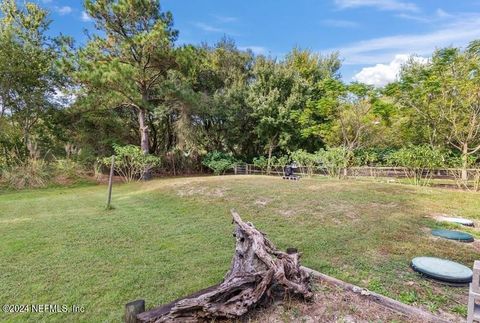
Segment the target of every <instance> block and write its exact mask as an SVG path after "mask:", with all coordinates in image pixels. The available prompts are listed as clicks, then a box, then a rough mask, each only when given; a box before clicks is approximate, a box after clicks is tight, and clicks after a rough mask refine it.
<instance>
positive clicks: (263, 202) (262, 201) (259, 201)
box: [253, 197, 272, 207]
mask: <svg viewBox="0 0 480 323" xmlns="http://www.w3.org/2000/svg"><path fill="white" fill-rule="evenodd" d="M270 202H272V199H271V198H268V197H261V198H259V199H257V200H255V202H254V203H253V204H255V205H258V206H262V207H263V206H267V205H268V204H269V203H270Z"/></svg>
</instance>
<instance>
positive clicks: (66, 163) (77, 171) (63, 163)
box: [54, 159, 83, 179]
mask: <svg viewBox="0 0 480 323" xmlns="http://www.w3.org/2000/svg"><path fill="white" fill-rule="evenodd" d="M54 169H55V175H56V176H60V177H63V178H66V179H77V178H78V177H80V176H81V175H83V168H82V167H81V166H80V164H79V163H77V162H75V161H73V160H71V159H56V160H55V164H54Z"/></svg>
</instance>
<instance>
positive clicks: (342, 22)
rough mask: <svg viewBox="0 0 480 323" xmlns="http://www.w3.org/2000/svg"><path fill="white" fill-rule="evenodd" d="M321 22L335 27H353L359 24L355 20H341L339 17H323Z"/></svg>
mask: <svg viewBox="0 0 480 323" xmlns="http://www.w3.org/2000/svg"><path fill="white" fill-rule="evenodd" d="M322 24H323V25H325V26H330V27H336V28H355V27H358V26H359V24H358V23H356V22H355V21H350V20H341V19H325V20H322Z"/></svg>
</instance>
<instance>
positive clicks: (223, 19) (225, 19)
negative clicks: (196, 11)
mask: <svg viewBox="0 0 480 323" xmlns="http://www.w3.org/2000/svg"><path fill="white" fill-rule="evenodd" d="M214 17H215V19H217V20H218V21H219V22H222V23H229V22H235V21H238V18H237V17H232V16H222V15H214Z"/></svg>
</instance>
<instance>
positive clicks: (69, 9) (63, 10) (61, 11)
mask: <svg viewBox="0 0 480 323" xmlns="http://www.w3.org/2000/svg"><path fill="white" fill-rule="evenodd" d="M55 11H56V12H57V13H58V14H59V15H62V16H63V15H68V14H69V13H72V11H73V9H72V7H69V6H63V7H55Z"/></svg>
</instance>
